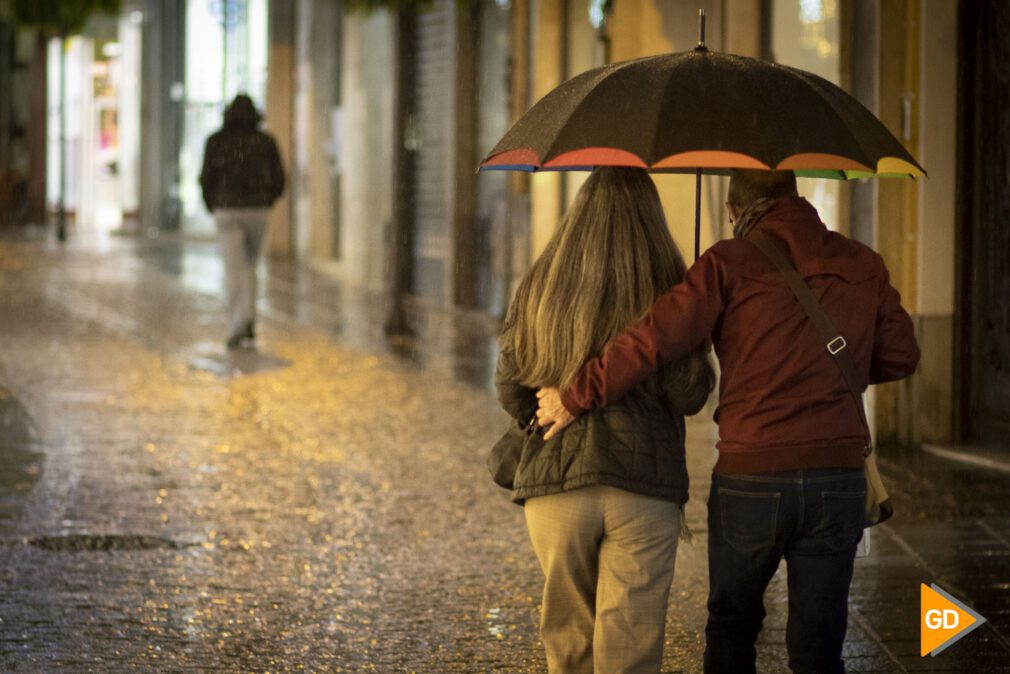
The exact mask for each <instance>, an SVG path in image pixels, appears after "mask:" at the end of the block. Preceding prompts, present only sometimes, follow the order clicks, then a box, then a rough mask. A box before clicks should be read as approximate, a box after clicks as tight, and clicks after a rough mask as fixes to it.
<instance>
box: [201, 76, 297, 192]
mask: <svg viewBox="0 0 1010 674" xmlns="http://www.w3.org/2000/svg"><path fill="white" fill-rule="evenodd" d="M259 122H260V116H259V113H258V112H256V108H255V107H253V104H252V101H251V100H249V98H248V97H245V96H238V97H236V99H235V101H234V102H233V103H232V104H231V105H230V106H228V109H227V110H226V111H225V113H224V127H223V128H222V129H221V130H220V131H218V132H217V133H215V134H213V135H212V136H211V137H210V138H208V139H207V146H206V148H205V149H204V154H203V170H202V171H201V172H200V187H202V188H203V202H204V204H206V206H207V210H209V211H213V210H214V209H217V208H266V207H268V206H270V205H271V204H273V203H274V201H276V200H277V198H278V197H279V196H280V195H281V194H282V193H283V192H284V169H283V167H282V166H281V159H280V155H279V154H278V152H277V144H276V143H274V139H273V138H272V137H271V136H270V135H269V134H267V133H264V132H262V131H260V130H259V129H258V128H257V127H258V126H259Z"/></svg>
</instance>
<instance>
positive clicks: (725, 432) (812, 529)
mask: <svg viewBox="0 0 1010 674" xmlns="http://www.w3.org/2000/svg"><path fill="white" fill-rule="evenodd" d="M728 206H729V210H730V215H731V217H732V219H733V220H734V221H735V226H734V235H735V236H734V238H733V239H730V240H726V241H720V242H718V243H716V244H715V245H714V246H712V247H711V248H710V249H709V250H708V251H707V252H706V253H705V254H704V255H703V256H702V257H701V258H700V259H699V260H698V261H697V262H696V263H695V265H694V266H693V267H692V268H691V269H690V270H688V272H687V275H686V276H685V278H684V281H683V282H682V283H680V284H678V285H676V286H674V287H673V288H671V289H670V290H669V291H667V292H666V293H665V294H664V295H662V296H661V297H660V298H658V299H657V300H656V302H655V304H653V306H652V308H651V309H650V310H649V312H648V313H647V314H646V315H645V316H644V317H643V318H642V319H641V320H640V321H639V322H638V323H636V324H635V325H633V326H631V327H630V328H628V329H627V330H626V331H625V332H624V333H623V334H621V335H619V336H618V337H616V338H614V339H613V340H612V341H611V342H610V343H609V344H608V345H607V347H606V349H605V350H604V351H603V353H602V355H600V356H599V357H597V358H594V359H592V360H590V361H588V362H587V363H586V364H585V366H583V368H582V371H581V372H580V374H579V375H578V376H577V377H576V378H575V380H574V381H573V382H572V384H571V386H570V387H569V388H568V390H566V391H564V392H563V394H561V393H559V392H558V391H556V390H554V389H544V390H542V391H540V392H539V394H538V396H539V397H540V409H539V411H538V419H539V421H540V424H541V426H544V427H549V430H548V432H547V434H546V436H545V437H548V438H549V437H552V436H553V435H555V434H557V433H559V432H561V430H562V429H564V427H565V426H567V425H568V424H569V423H571V421H572V420H573V419H574V418H575V417H576V416H578V415H580V414H582V413H583V412H585V411H587V410H590V409H593V408H595V407H603V406H606V405H609V404H611V403H613V402H614V401H616V400H618V399H620V398H621V397H622V396H623V395H624V394H625V393H627V392H628V391H630V390H631V389H633V388H635V387H636V386H637V385H638V384H639V383H641V382H642V381H643V380H644V379H645V378H646V377H647V376H648V375H649V373H651V372H652V371H653V370H655V369H656V368H657V367H658V366H659V365H660V364H662V363H665V362H668V361H671V360H676V359H678V358H681V357H683V356H684V355H686V354H687V353H689V352H690V351H691V350H692V349H694V348H696V347H697V346H699V345H700V344H702V343H703V342H704V341H705V340H706V339H709V338H711V340H712V343H713V345H714V347H715V350H716V355H717V356H718V358H719V363H720V365H721V369H722V376H721V380H720V386H719V407H718V409H717V410H716V413H715V420H716V422H717V423H718V425H719V442H718V444H717V446H718V448H719V459H718V461H717V463H716V465H715V469H714V474H713V476H712V490H711V494H710V497H709V599H708V609H709V619H708V625H707V626H706V629H705V633H706V649H705V671H706V672H708V673H715V672H728V673H732V674H745V673H747V672H754V671H755V657H756V651H755V648H754V643H755V640H756V639H757V636H758V633H759V632H760V631H761V623H762V621H763V619H764V615H765V611H764V604H763V595H764V591H765V588H766V587H767V585H768V582H769V581H770V580H771V578H772V576H773V575H774V573H775V571H776V569H777V568H778V565H779V562H780V561H781V559H782V558H783V557H784V558H785V560H786V563H787V565H788V583H789V622H788V625H787V629H786V643H787V646H788V648H789V666H790V668H791V669H792V670H793V671H794V672H810V673H815V672H816V673H817V674H832V673H834V672H844V671H845V666H844V664H843V662H842V658H841V652H842V643H843V641H844V639H845V630H846V624H847V618H848V592H849V584H850V582H851V580H852V570H853V562H854V558H855V552H856V544H857V543H858V542H859V539H860V536H861V535H862V525H863V510H864V499H865V493H866V485H865V480H864V478H863V473H862V466H863V448H864V441H863V427H862V423H861V421H860V417H859V415H858V412H857V410H856V408H855V405H854V404H853V400H852V397H851V394H850V392H849V389H848V388H847V386H846V384H845V381H844V380H843V378H842V376H841V374H840V372H839V370H838V366H837V365H836V364H835V363H834V362H833V360H832V358H831V356H830V354H829V353H828V352H827V350H826V349H825V346H824V342H823V341H822V339H821V337H820V335H819V334H818V332H817V331H816V329H815V328H814V326H813V325H812V324H811V322H810V320H809V318H808V317H807V314H806V313H805V312H804V310H803V308H802V307H801V306H800V304H799V303H798V302H797V301H796V299H795V296H794V295H793V293H792V291H791V290H790V289H789V287H788V286H787V285H786V283H785V281H784V279H783V278H782V276H781V274H780V272H779V271H778V270H776V269H775V267H773V266H772V264H771V262H769V261H768V259H767V258H766V257H765V256H764V254H763V253H762V252H761V251H760V250H759V249H758V248H757V247H756V246H754V245H753V244H752V243H750V242H748V241H746V240H744V238H743V237H745V236H746V235H747V234H748V233H749V232H750V231H751V230H754V229H756V230H758V231H761V232H763V233H765V234H767V235H770V236H773V237H775V238H777V239H778V240H780V241H781V242H782V243H783V244H784V246H785V248H786V249H788V252H789V256H790V257H791V259H792V261H793V263H794V264H795V266H796V268H797V269H798V270H799V272H800V274H801V275H802V276H803V277H804V279H805V280H806V282H807V284H808V285H809V286H810V288H811V290H812V291H813V294H814V296H815V297H816V298H817V299H818V301H819V302H820V303H821V305H822V306H823V307H824V310H825V311H826V312H827V314H828V316H829V317H830V318H831V320H832V321H833V322H834V324H835V326H836V327H837V329H838V330H839V332H840V333H841V334H842V335H843V336H844V337H845V340H846V342H847V344H848V346H847V348H848V349H850V350H851V354H852V358H853V360H854V361H855V364H856V370H857V372H856V377H857V378H858V379H859V384H860V386H861V388H863V389H865V388H866V386H867V385H869V384H877V383H881V382H886V381H893V380H896V379H901V378H904V377H907V376H909V375H911V374H912V373H913V372H914V371H915V368H916V366H917V364H918V362H919V349H918V346H917V344H916V340H915V335H914V332H913V327H912V321H911V318H909V316H908V314H907V313H906V312H905V310H904V309H903V308H902V307H901V300H900V297H899V295H898V292H897V291H896V290H895V289H894V288H893V287H892V286H891V284H890V281H889V276H888V273H887V269H886V267H885V266H884V263H883V260H882V259H881V258H880V256H879V255H877V254H876V253H875V252H873V251H872V250H871V249H870V248H868V247H867V246H864V245H863V244H861V243H858V242H856V241H852V240H851V239H848V238H846V237H844V236H842V235H840V234H836V233H834V232H831V231H829V230H828V229H827V228H826V227H825V226H824V224H823V223H822V222H821V221H820V218H819V217H818V215H817V211H816V210H815V209H814V208H813V207H812V206H811V205H810V204H809V203H808V202H807V201H806V200H804V199H802V198H800V197H799V196H797V193H796V179H795V177H794V176H793V174H792V172H772V171H738V172H735V173H734V175H733V177H732V178H731V180H730V188H729V203H728Z"/></svg>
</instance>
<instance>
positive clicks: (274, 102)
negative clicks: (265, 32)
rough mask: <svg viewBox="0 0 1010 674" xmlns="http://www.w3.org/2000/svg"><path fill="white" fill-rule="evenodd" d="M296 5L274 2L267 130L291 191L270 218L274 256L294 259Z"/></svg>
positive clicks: (283, 0) (268, 71)
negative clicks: (282, 165)
mask: <svg viewBox="0 0 1010 674" xmlns="http://www.w3.org/2000/svg"><path fill="white" fill-rule="evenodd" d="M294 29H295V5H294V3H292V2H290V1H289V0H271V2H270V18H269V31H270V51H269V56H268V60H267V101H266V129H267V131H269V132H270V133H271V134H272V135H273V137H274V139H276V141H277V149H278V150H280V154H281V161H282V162H283V164H284V174H285V176H286V177H287V187H286V189H285V190H284V194H283V195H281V198H280V199H278V200H277V202H276V203H275V204H274V207H273V208H272V209H271V211H270V215H269V217H268V218H267V225H268V227H267V231H268V237H269V239H268V246H267V250H268V251H269V253H270V255H272V256H275V257H291V255H292V251H293V250H294V246H293V244H292V241H293V230H292V208H293V203H294V202H293V200H292V198H291V193H292V186H293V183H294V162H293V161H292V157H294V117H293V109H294V85H295V77H294V67H295V66H294V59H295V56H294V51H295V30H294Z"/></svg>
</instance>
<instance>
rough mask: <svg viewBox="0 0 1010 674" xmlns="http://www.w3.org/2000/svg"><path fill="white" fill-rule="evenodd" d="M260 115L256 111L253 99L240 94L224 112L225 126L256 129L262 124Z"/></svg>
mask: <svg viewBox="0 0 1010 674" xmlns="http://www.w3.org/2000/svg"><path fill="white" fill-rule="evenodd" d="M260 119H261V117H260V113H259V112H257V111H256V106H255V105H253V102H252V99H251V98H249V97H248V96H246V95H245V94H239V95H238V96H236V97H235V100H233V101H232V102H231V104H230V105H229V106H228V109H227V110H225V111H224V125H225V126H230V127H245V128H253V129H255V128H256V127H257V126H258V125H259V123H260Z"/></svg>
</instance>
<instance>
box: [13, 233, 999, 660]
mask: <svg viewBox="0 0 1010 674" xmlns="http://www.w3.org/2000/svg"><path fill="white" fill-rule="evenodd" d="M219 278H220V265H219V262H218V260H217V256H216V253H215V250H214V246H213V244H211V243H199V242H197V243H192V242H190V243H182V242H179V241H171V240H169V241H165V240H162V241H143V240H141V241H133V240H115V239H113V240H108V239H97V238H95V239H84V238H83V237H79V239H78V240H77V241H74V242H72V243H71V244H70V245H69V246H68V247H66V248H63V249H61V248H57V247H55V246H54V245H52V244H49V243H46V242H44V241H43V240H41V239H36V240H32V239H31V238H30V237H27V238H26V237H25V236H24V235H23V234H21V235H18V236H17V237H15V236H13V235H12V234H10V233H6V234H4V235H2V236H0V670H3V671H18V672H21V671H24V672H55V671H173V672H174V671H256V672H266V671H320V672H324V671H325V672H422V673H441V672H544V671H545V670H546V667H545V664H544V660H543V656H542V654H541V650H540V647H539V644H538V642H537V639H536V621H537V615H538V603H539V594H540V584H541V575H540V571H539V568H538V567H537V565H536V560H535V558H534V556H533V553H532V550H531V548H530V546H529V544H528V541H527V539H526V533H525V529H524V525H523V521H522V513H521V510H520V509H519V508H517V507H515V506H513V505H512V504H511V503H510V502H509V501H508V499H507V495H506V494H505V493H504V492H501V491H500V490H498V489H497V488H496V487H494V485H493V484H492V483H491V482H490V480H489V478H488V477H487V474H486V470H485V468H484V457H485V454H486V452H487V449H488V448H489V447H490V445H491V444H492V443H493V442H494V440H495V439H496V438H497V436H498V433H499V432H500V430H501V429H502V428H503V427H504V423H505V421H504V416H503V413H501V412H500V411H499V410H498V408H497V405H496V403H495V401H494V397H493V394H492V392H491V390H490V377H491V373H492V368H493V364H494V358H495V352H494V346H493V344H494V340H493V334H494V330H495V326H494V323H493V322H492V321H489V320H488V319H486V318H483V317H480V316H468V315H463V316H449V315H447V314H444V313H440V312H437V311H425V310H424V309H423V307H417V306H412V307H411V308H410V315H411V319H412V322H413V324H414V325H415V327H416V328H417V332H418V337H417V338H416V339H413V340H406V341H400V342H397V343H395V344H389V343H387V342H386V341H385V340H384V339H383V337H382V331H381V326H382V322H383V320H384V319H385V305H384V302H382V301H381V300H379V299H377V298H374V297H369V296H367V295H365V294H364V293H360V292H352V291H350V290H347V289H344V288H341V287H340V286H339V285H338V284H336V283H334V282H332V281H329V280H327V279H326V278H324V277H322V276H319V275H316V274H314V273H312V272H309V271H307V270H306V269H301V268H295V267H292V266H290V265H283V264H273V265H271V267H270V269H269V273H268V275H267V283H266V287H265V289H264V293H263V296H262V297H261V300H260V307H261V313H262V315H263V316H264V319H263V325H262V328H261V333H262V334H261V338H260V344H259V350H258V351H241V352H234V353H231V354H229V353H227V352H226V351H225V350H224V348H223V345H222V344H221V343H220V337H221V336H222V335H223V333H224V328H223V322H222V320H221V314H222V309H221V304H220V300H219V298H218V294H217V292H218V283H219ZM712 430H713V429H712V424H711V420H710V418H707V417H704V416H702V417H699V418H696V419H695V420H693V421H691V422H690V424H689V438H690V446H689V456H690V470H691V476H692V480H693V484H692V501H691V503H690V504H689V506H688V518H689V523H690V524H691V527H692V529H693V530H694V531H695V534H696V536H695V540H694V542H693V543H692V544H683V545H681V549H680V551H679V558H678V563H677V564H678V566H677V575H676V578H675V581H674V588H673V593H672V601H671V610H670V614H669V625H668V630H667V647H666V653H665V660H664V672H697V671H699V669H700V667H699V663H700V655H701V650H702V648H703V635H702V629H703V626H704V618H705V610H704V602H705V587H706V572H705V526H704V495H705V493H706V492H707V488H708V479H707V472H708V470H709V467H710V466H711V462H712V459H713V455H712V450H711V436H712ZM884 470H885V472H886V474H887V476H889V477H890V478H891V479H890V483H889V484H890V485H893V490H894V491H895V492H896V493H895V498H896V500H897V503H898V507H899V512H900V517H899V518H897V519H896V521H895V522H894V523H893V524H887V525H884V526H882V527H879V528H878V529H877V530H875V531H874V533H873V546H872V547H873V551H872V553H871V555H870V556H869V557H868V558H866V559H862V560H860V561H859V562H858V569H857V572H856V579H855V581H854V583H853V597H852V611H851V613H852V618H851V623H850V636H849V640H848V642H847V645H846V653H847V656H848V660H847V665H848V667H849V670H850V671H858V672H868V671H880V672H901V671H916V672H917V671H959V672H1010V642H1008V640H1007V637H1008V636H1010V519H1008V517H1007V515H1008V514H1010V502H1008V499H1007V496H1008V494H1010V486H1008V481H1010V480H1008V477H1010V476H1007V475H1004V474H998V473H993V472H986V471H983V470H979V469H967V468H961V467H959V466H958V465H956V464H952V463H947V462H945V461H943V460H941V459H936V458H932V457H929V456H927V455H923V454H918V453H916V454H912V455H906V456H903V455H899V454H894V453H892V455H891V456H890V457H889V458H887V459H886V460H885V461H884ZM783 580H784V578H783V576H782V574H780V575H779V576H777V577H776V579H775V580H774V581H773V584H772V586H771V587H770V589H769V592H768V597H767V604H768V609H769V616H768V619H767V622H766V629H765V631H764V633H763V634H762V638H761V650H760V652H761V656H760V671H763V672H783V671H787V668H786V666H785V647H784V627H785V612H786V605H785V585H784V582H783ZM920 582H926V583H932V582H936V583H939V584H940V585H941V586H943V587H944V588H945V589H947V590H948V591H950V592H951V593H953V594H954V595H955V596H957V597H959V598H960V599H963V600H965V601H966V602H968V603H969V604H972V605H973V606H974V607H975V608H976V609H977V610H978V611H979V612H980V613H982V614H983V615H984V616H986V617H987V618H988V619H989V621H990V623H989V624H988V625H987V626H985V627H983V628H982V629H980V630H978V631H977V632H975V633H974V634H972V635H970V636H969V637H968V638H966V639H965V640H964V641H963V642H961V643H959V644H957V645H956V646H954V647H953V648H951V649H950V650H949V651H947V652H946V653H944V654H942V655H940V656H938V657H936V658H920V657H919V655H918V621H919V618H918V610H919V606H918V597H919V583H920Z"/></svg>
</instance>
